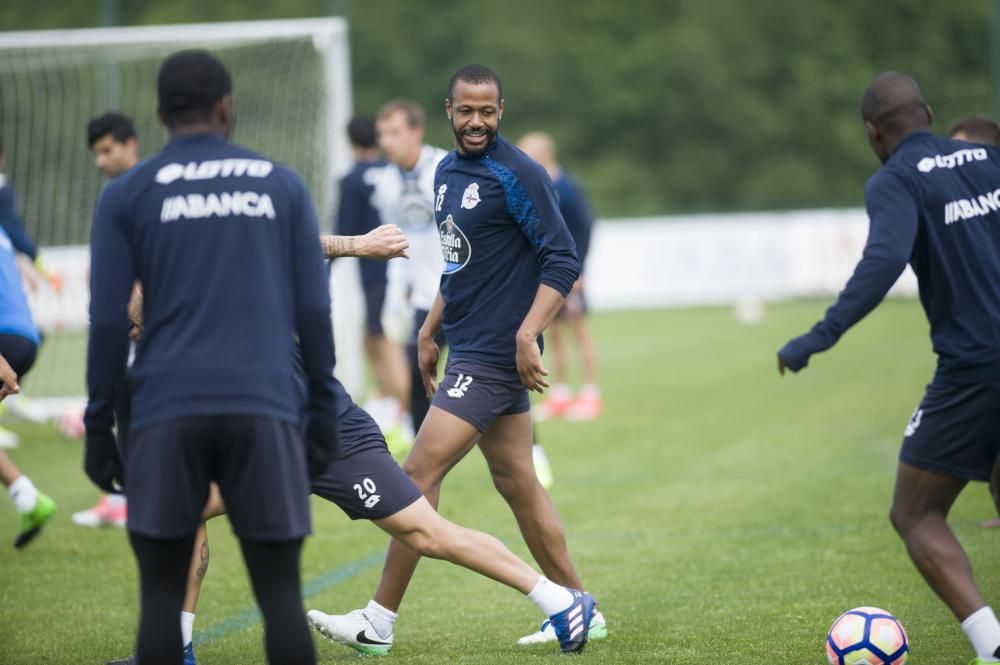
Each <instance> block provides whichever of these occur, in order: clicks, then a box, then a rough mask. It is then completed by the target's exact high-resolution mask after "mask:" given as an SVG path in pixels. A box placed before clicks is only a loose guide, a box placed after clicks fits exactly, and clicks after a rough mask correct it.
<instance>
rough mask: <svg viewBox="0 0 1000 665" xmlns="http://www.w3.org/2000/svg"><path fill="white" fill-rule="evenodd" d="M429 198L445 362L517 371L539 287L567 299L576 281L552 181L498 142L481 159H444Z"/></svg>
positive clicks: (569, 242) (456, 156)
mask: <svg viewBox="0 0 1000 665" xmlns="http://www.w3.org/2000/svg"><path fill="white" fill-rule="evenodd" d="M434 191H435V192H437V196H436V199H435V206H434V208H435V219H436V221H437V223H438V230H439V233H440V236H441V250H442V252H443V253H444V260H445V266H444V272H443V274H442V277H441V296H442V298H443V299H444V314H443V327H444V334H445V338H446V339H447V340H448V346H449V349H450V351H449V354H450V357H452V358H462V359H468V360H475V361H477V362H482V363H484V364H487V365H494V366H497V367H515V366H516V365H517V361H516V358H517V345H516V340H515V336H516V334H517V331H518V329H519V328H520V326H521V323H522V322H523V321H524V317H525V316H526V315H527V313H528V311H529V310H530V309H531V305H532V303H533V302H534V300H535V294H536V293H537V291H538V287H539V284H545V285H548V286H550V287H552V288H553V289H555V290H556V291H558V292H559V293H561V294H562V295H563V296H566V294H568V293H569V291H570V289H571V288H572V287H573V283H574V282H575V281H576V279H577V277H579V275H580V262H579V261H578V260H577V258H576V250H575V247H574V245H573V238H572V236H571V235H570V233H569V229H567V228H566V222H565V221H563V217H562V214H561V213H560V212H559V203H558V201H557V198H556V193H555V189H554V188H553V186H552V181H551V180H549V176H548V174H547V173H546V172H545V170H544V169H543V168H542V167H541V166H539V165H538V164H537V163H536V162H535V161H533V160H532V159H530V158H529V157H528V156H527V155H525V154H524V153H523V152H521V151H520V150H519V149H517V148H516V147H514V146H513V145H511V144H510V143H508V142H507V141H506V140H505V139H504V138H503V137H501V136H497V138H496V140H495V141H494V142H493V143H492V144H491V145H490V146H489V147H488V148H487V149H486V151H485V152H484V153H483V154H482V155H481V156H479V157H466V156H463V155H461V154H459V153H457V152H455V151H452V152H450V153H448V155H447V156H446V157H445V158H444V159H442V160H441V163H440V164H439V165H438V169H437V173H436V175H435V178H434ZM541 341H542V340H541V337H539V344H541Z"/></svg>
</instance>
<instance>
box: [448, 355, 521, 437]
mask: <svg viewBox="0 0 1000 665" xmlns="http://www.w3.org/2000/svg"><path fill="white" fill-rule="evenodd" d="M431 405H432V406H436V407H438V408H439V409H444V410H445V411H447V412H448V413H450V414H452V415H455V416H458V417H459V418H461V419H462V420H464V421H466V422H467V423H469V424H471V425H472V426H473V427H475V428H476V429H477V430H479V431H480V432H485V431H486V430H487V429H488V428H489V426H490V424H492V423H493V421H494V420H495V419H497V418H498V417H500V416H513V415H516V414H518V413H524V412H525V411H530V410H531V401H530V400H529V398H528V389H527V388H525V387H524V384H523V383H521V375H520V374H518V373H517V370H516V369H508V368H504V367H493V366H492V365H484V364H482V363H477V362H473V361H469V360H449V361H448V366H447V367H445V370H444V377H443V378H442V379H441V383H440V384H439V385H438V389H437V393H435V395H434V400H433V401H432V402H431Z"/></svg>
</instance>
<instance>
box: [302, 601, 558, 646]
mask: <svg viewBox="0 0 1000 665" xmlns="http://www.w3.org/2000/svg"><path fill="white" fill-rule="evenodd" d="M306 618H307V619H309V623H310V625H312V627H313V628H315V629H316V630H317V631H319V634H320V635H322V636H323V637H325V638H327V639H328V640H332V641H334V642H336V643H337V644H343V645H344V646H347V647H351V648H352V649H354V650H355V651H357V652H358V653H362V654H365V655H367V656H388V655H389V651H390V650H391V649H392V633H389V636H388V637H382V636H381V635H379V634H378V632H377V631H376V630H375V627H374V626H372V622H371V621H369V620H368V617H367V616H365V613H364V610H354V611H352V612H348V613H347V614H324V613H323V612H320V611H319V610H309V611H308V612H306ZM553 634H554V633H553Z"/></svg>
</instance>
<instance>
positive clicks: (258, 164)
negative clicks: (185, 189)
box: [156, 159, 274, 185]
mask: <svg viewBox="0 0 1000 665" xmlns="http://www.w3.org/2000/svg"><path fill="white" fill-rule="evenodd" d="M273 169H274V164H272V163H271V162H269V161H267V160H265V159H211V160H209V161H207V162H188V163H187V164H178V163H177V162H174V163H172V164H167V165H166V166H161V167H160V170H159V171H157V172H156V182H158V183H160V184H161V185H169V184H170V183H172V182H173V181H175V180H180V179H184V180H211V179H212V178H240V177H242V176H249V177H251V178H266V177H267V176H268V175H270V173H271V171H272V170H273Z"/></svg>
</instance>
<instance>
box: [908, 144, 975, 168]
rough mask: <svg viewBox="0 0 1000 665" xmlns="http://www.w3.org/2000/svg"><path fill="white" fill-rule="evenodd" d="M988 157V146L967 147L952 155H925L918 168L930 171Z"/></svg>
mask: <svg viewBox="0 0 1000 665" xmlns="http://www.w3.org/2000/svg"><path fill="white" fill-rule="evenodd" d="M986 157H987V154H986V148H966V149H964V150H957V151H955V152H953V153H951V154H950V155H934V156H933V157H924V158H923V159H921V160H920V161H919V162H917V170H918V171H920V172H921V173H930V172H931V171H933V170H934V169H936V168H938V169H953V168H955V167H956V166H962V165H963V164H966V163H968V162H982V161H985V160H986Z"/></svg>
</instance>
